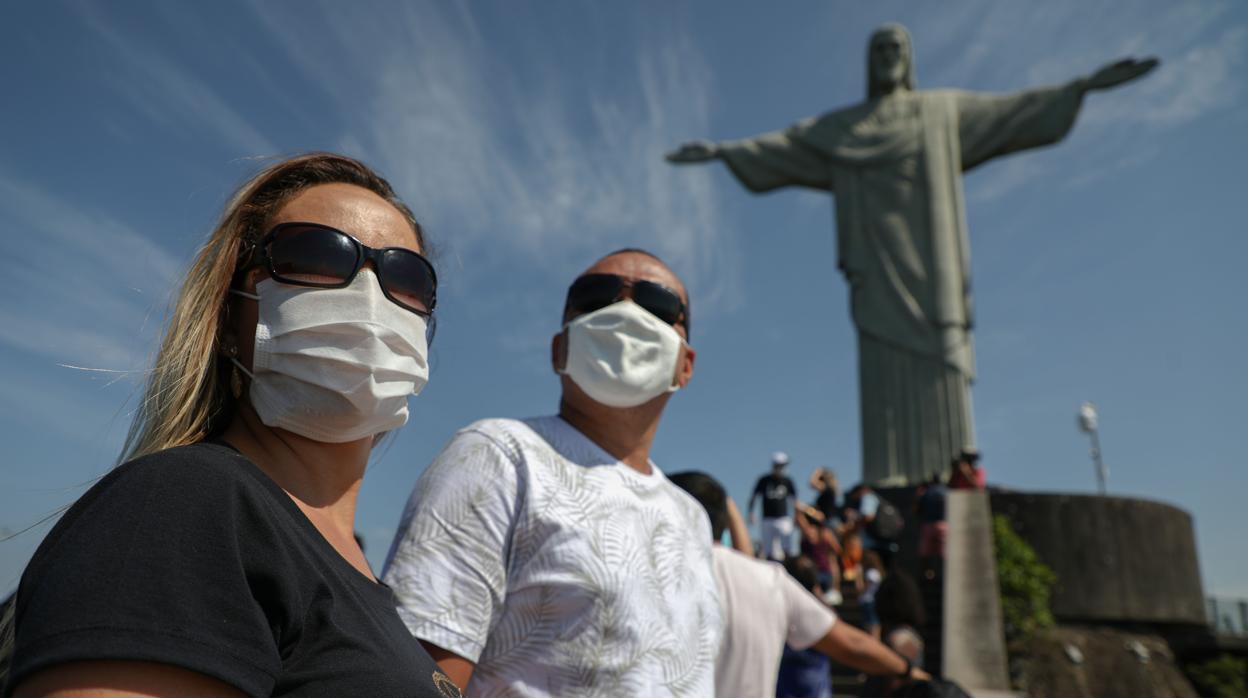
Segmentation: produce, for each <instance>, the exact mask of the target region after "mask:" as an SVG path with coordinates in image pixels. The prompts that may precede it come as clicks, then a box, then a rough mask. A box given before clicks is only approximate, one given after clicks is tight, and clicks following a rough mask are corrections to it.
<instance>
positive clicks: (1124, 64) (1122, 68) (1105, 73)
mask: <svg viewBox="0 0 1248 698" xmlns="http://www.w3.org/2000/svg"><path fill="white" fill-rule="evenodd" d="M1160 64H1161V61H1160V60H1158V59H1156V58H1145V59H1143V60H1137V59H1135V58H1124V59H1122V60H1120V61H1117V62H1115V63H1110V64H1109V65H1106V66H1103V67H1102V68H1101V69H1099V70H1097V71H1096V72H1095V73H1092V74H1091V75H1089V76H1088V77H1086V78H1081V79H1080V80H1078V81H1077V83H1078V85H1079V87H1080V88H1081V89H1082V90H1083V91H1084V92H1091V91H1092V90H1107V89H1109V88H1111V87H1117V86H1119V85H1122V84H1124V83H1128V82H1131V81H1132V80H1137V79H1139V78H1142V77H1144V76H1145V75H1147V74H1148V73H1149V72H1151V71H1152V70H1153V69H1154V68H1156V67H1157V66H1158V65H1160Z"/></svg>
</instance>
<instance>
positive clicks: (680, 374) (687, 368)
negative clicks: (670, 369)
mask: <svg viewBox="0 0 1248 698" xmlns="http://www.w3.org/2000/svg"><path fill="white" fill-rule="evenodd" d="M681 349H682V350H683V351H682V352H681V357H680V360H679V361H677V362H676V377H675V381H676V385H678V386H680V387H681V388H683V387H685V386H686V385H689V381H690V380H692V379H693V362H694V359H696V358H698V352H696V351H694V349H693V347H691V346H689V345H688V344H682V345H681Z"/></svg>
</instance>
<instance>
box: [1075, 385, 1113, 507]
mask: <svg viewBox="0 0 1248 698" xmlns="http://www.w3.org/2000/svg"><path fill="white" fill-rule="evenodd" d="M1079 430H1080V431H1082V432H1083V433H1085V434H1087V435H1088V436H1089V437H1091V438H1092V465H1093V466H1095V468H1096V484H1097V488H1098V489H1099V490H1100V492H1101V496H1102V497H1103V496H1105V480H1106V478H1107V477H1108V476H1109V473H1108V471H1106V470H1105V461H1103V460H1101V437H1100V434H1099V431H1098V429H1097V414H1096V405H1093V404H1092V403H1090V402H1085V403H1083V405H1082V406H1080V408H1079Z"/></svg>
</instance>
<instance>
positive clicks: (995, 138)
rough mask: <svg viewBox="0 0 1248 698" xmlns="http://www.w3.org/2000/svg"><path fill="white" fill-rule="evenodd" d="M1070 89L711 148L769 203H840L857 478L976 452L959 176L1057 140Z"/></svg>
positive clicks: (891, 477)
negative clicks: (855, 391)
mask: <svg viewBox="0 0 1248 698" xmlns="http://www.w3.org/2000/svg"><path fill="white" fill-rule="evenodd" d="M1081 101H1082V91H1081V90H1080V89H1079V88H1078V87H1077V86H1076V85H1074V84H1071V85H1068V86H1065V87H1058V88H1045V89H1035V90H1028V91H1025V92H1021V93H1018V94H1014V95H1005V96H996V95H981V94H973V93H969V92H963V91H955V90H932V91H923V92H914V91H909V90H903V91H897V92H894V93H893V94H891V95H889V96H886V97H883V98H879V99H874V100H870V101H868V102H864V103H862V104H859V105H855V106H852V107H849V108H847V109H841V110H838V111H833V112H829V113H827V114H824V115H822V116H819V117H816V118H811V119H806V120H804V121H801V122H799V123H797V124H795V125H793V126H792V127H790V128H788V129H785V130H783V131H776V132H773V133H767V134H763V135H761V136H758V137H755V138H749V139H745V140H740V141H730V142H727V143H722V144H720V153H721V155H722V158H723V159H724V160H725V161H726V162H727V164H728V166H729V168H730V169H731V170H732V172H733V174H735V175H736V177H737V178H738V179H739V180H740V181H741V182H742V184H744V185H745V186H746V187H748V188H749V189H751V190H753V191H755V192H765V191H770V190H773V189H776V188H778V187H784V186H804V187H810V188H814V189H821V190H825V191H828V192H833V193H834V194H835V196H836V225H837V235H838V240H837V251H838V256H839V260H838V266H839V267H840V269H841V271H842V273H844V275H845V278H846V279H847V280H848V281H849V285H850V306H851V312H852V315H853V319H854V324H855V325H856V326H857V328H858V363H859V391H860V400H861V415H862V457H863V476H864V480H865V481H867V482H877V483H880V482H884V483H901V482H910V483H915V482H918V481H921V480H924V479H926V478H927V477H928V476H930V475H931V474H932V473H937V472H940V473H944V472H947V470H948V468H949V461H950V458H951V457H952V456H953V455H954V454H955V453H957V452H958V451H959V450H961V449H962V448H967V447H974V446H975V429H974V423H973V420H972V416H971V398H970V384H971V382H972V381H973V380H974V377H975V357H974V348H973V346H972V342H971V326H972V324H973V323H972V320H973V317H972V305H971V280H970V269H971V264H970V246H969V240H968V237H967V228H966V215H965V213H964V210H963V196H962V178H961V176H960V175H961V173H962V172H963V171H965V170H969V169H971V168H972V167H975V166H976V165H979V164H980V163H983V162H985V161H987V160H989V159H991V158H993V157H996V156H998V155H1004V154H1006V153H1010V152H1013V151H1017V150H1022V149H1025V148H1033V147H1037V146H1042V145H1048V144H1051V143H1055V142H1056V141H1058V140H1060V139H1061V138H1062V137H1063V136H1065V135H1066V133H1067V132H1068V131H1069V130H1070V127H1071V126H1072V125H1073V124H1074V120H1075V116H1076V114H1077V113H1078V111H1079V107H1080V104H1081Z"/></svg>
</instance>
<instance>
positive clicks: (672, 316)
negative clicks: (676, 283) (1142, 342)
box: [563, 274, 689, 337]
mask: <svg viewBox="0 0 1248 698" xmlns="http://www.w3.org/2000/svg"><path fill="white" fill-rule="evenodd" d="M627 289H632V296H631V298H632V300H633V302H634V303H636V304H637V305H640V306H641V307H642V308H643V309H645V310H646V311H647V312H649V313H650V314H651V315H654V316H655V317H657V318H658V319H660V320H662V321H663V322H666V323H667V324H669V325H672V326H675V325H678V324H679V325H683V326H684V328H685V336H686V337H688V336H689V308H688V307H686V306H685V302H684V301H682V300H681V299H680V294H678V293H676V291H674V290H672V289H670V288H668V287H666V286H664V285H662V284H657V283H655V282H653V281H646V280H644V279H639V280H636V281H634V280H630V279H626V278H624V277H622V276H618V275H616V274H585V275H584V276H581V277H578V278H577V280H576V281H573V282H572V285H571V286H569V287H568V300H567V302H566V303H565V304H564V306H563V315H564V317H568V316H569V315H583V314H585V313H592V312H593V311H595V310H598V309H600V308H605V307H607V306H608V305H611V304H612V303H615V302H617V301H619V300H621V299H623V298H624V297H625V291H626V290H627Z"/></svg>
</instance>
